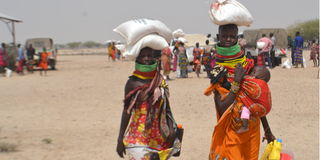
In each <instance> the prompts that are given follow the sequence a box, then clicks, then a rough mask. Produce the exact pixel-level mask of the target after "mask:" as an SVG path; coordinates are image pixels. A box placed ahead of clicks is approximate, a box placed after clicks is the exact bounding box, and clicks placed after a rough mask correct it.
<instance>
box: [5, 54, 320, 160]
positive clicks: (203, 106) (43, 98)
mask: <svg viewBox="0 0 320 160" xmlns="http://www.w3.org/2000/svg"><path fill="white" fill-rule="evenodd" d="M305 57H308V53H306V54H305ZM311 63H312V62H311V61H308V67H307V68H304V69H301V68H298V69H282V68H279V67H278V68H275V69H272V70H271V73H272V78H271V81H270V82H269V85H270V88H271V91H272V98H273V99H272V100H273V108H272V111H271V112H270V113H269V115H268V119H269V123H270V125H271V127H272V131H273V133H274V134H275V136H276V137H279V138H282V139H283V143H284V145H283V148H286V149H289V150H292V151H293V152H294V154H295V157H296V159H297V160H316V159H319V79H318V78H317V76H318V72H319V70H318V68H313V67H310V66H311ZM133 66H134V65H133V63H132V62H115V63H113V62H108V60H107V57H106V56H60V57H59V62H58V65H57V68H58V70H57V71H50V72H48V76H47V77H41V76H40V75H39V73H38V72H36V73H34V74H26V75H24V76H18V75H14V76H13V77H11V78H5V77H0V89H1V92H0V143H3V142H5V143H10V144H16V145H17V151H16V152H11V153H0V160H117V159H120V158H118V156H117V154H116V152H115V148H116V140H117V136H118V130H119V124H120V115H121V112H122V99H123V94H124V93H123V91H124V89H123V88H124V84H125V82H126V80H127V78H128V76H129V75H130V74H131V73H132V71H133ZM171 77H175V76H174V74H172V75H171ZM201 77H202V78H199V79H198V78H196V76H195V74H194V73H191V74H190V78H188V79H175V80H172V81H169V82H168V84H169V87H170V92H171V97H170V101H171V105H172V110H173V113H174V116H175V118H176V120H177V121H178V123H181V124H183V126H184V128H185V135H184V141H183V146H182V147H183V148H182V155H181V157H179V158H173V159H182V160H205V159H207V157H208V152H209V146H210V142H211V135H212V131H213V127H214V125H215V124H216V117H215V109H214V103H213V98H212V97H206V96H204V95H203V94H202V93H203V90H204V89H205V88H206V87H207V86H208V84H209V80H208V79H206V78H204V77H205V74H202V75H201ZM44 139H47V140H51V141H52V142H51V143H50V144H46V143H44V141H43V140H44ZM263 146H265V143H263V144H262V145H261V147H260V151H261V152H262V150H263V148H264V147H263Z"/></svg>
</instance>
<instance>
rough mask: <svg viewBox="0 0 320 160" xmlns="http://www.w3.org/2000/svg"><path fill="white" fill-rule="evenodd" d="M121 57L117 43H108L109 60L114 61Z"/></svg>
mask: <svg viewBox="0 0 320 160" xmlns="http://www.w3.org/2000/svg"><path fill="white" fill-rule="evenodd" d="M120 58H121V52H120V51H119V50H118V49H117V47H116V43H115V42H111V43H109V44H108V60H109V61H110V60H112V61H113V62H114V61H116V59H118V60H120Z"/></svg>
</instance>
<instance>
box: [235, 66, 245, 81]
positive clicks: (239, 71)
mask: <svg viewBox="0 0 320 160" xmlns="http://www.w3.org/2000/svg"><path fill="white" fill-rule="evenodd" d="M245 75H246V71H245V70H244V68H243V67H242V65H241V64H240V63H238V64H237V66H236V68H235V70H234V81H235V82H238V83H241V81H242V79H243V77H244V76H245Z"/></svg>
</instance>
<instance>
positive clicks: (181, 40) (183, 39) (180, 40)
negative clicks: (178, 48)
mask: <svg viewBox="0 0 320 160" xmlns="http://www.w3.org/2000/svg"><path fill="white" fill-rule="evenodd" d="M177 41H179V42H182V43H188V40H186V39H185V38H183V37H179V38H178V40H177Z"/></svg>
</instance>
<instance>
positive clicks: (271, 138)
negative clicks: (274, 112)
mask: <svg viewBox="0 0 320 160" xmlns="http://www.w3.org/2000/svg"><path fill="white" fill-rule="evenodd" d="M275 139H276V137H275V136H274V135H273V134H272V132H271V130H270V129H267V130H266V131H264V137H263V139H262V142H263V141H264V140H267V142H268V143H270V142H272V141H274V140H275Z"/></svg>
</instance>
